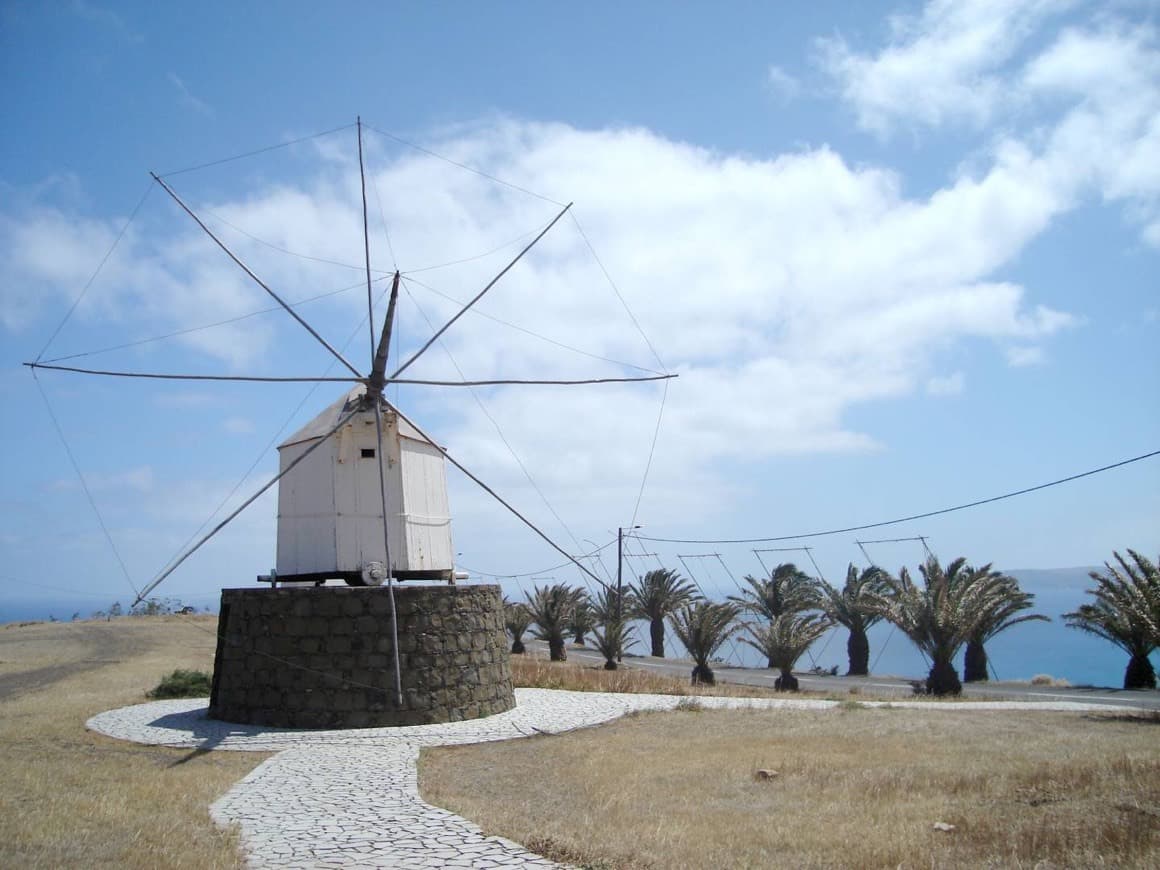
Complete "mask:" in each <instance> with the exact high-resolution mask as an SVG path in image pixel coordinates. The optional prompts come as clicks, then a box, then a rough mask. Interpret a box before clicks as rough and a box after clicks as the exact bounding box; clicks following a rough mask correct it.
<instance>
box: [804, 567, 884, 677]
mask: <svg viewBox="0 0 1160 870" xmlns="http://www.w3.org/2000/svg"><path fill="white" fill-rule="evenodd" d="M882 578H883V571H882V569H881V568H878V567H877V566H873V565H872V566H871V567H869V568H866V569H864V570H863V571H862V572H861V573H858V569H857V568H855V567H854V564H853V563H850V566H849V567H848V568H847V569H846V585H845V586H843V587H842V588H841V589H840V590H839V589H837V588H835V587H833V586H831V585H830V584H829V583H827V582H826V581H825V580H822V579H818V580H817V581H816V584H815V588H816V590H817V602H816V606H817V608H818V609H819V610H821V611H822V612H823V613H825V614H826V616H828V617H829V618H830V619H832V620H833V621H834V622H836V623H838V624H839V625H844V626H845V627H846V628H847V629H849V631H850V637H849V638H848V639H847V640H846V657H847V658H848V659H849V668H848V669H847V671H846V676H848V677H864V676H866V675H868V674H869V673H870V639H869V637H868V636H867V632H868V631H869V630H870V627H871V626H872V625H874V624H875V623H876V622H878V621H879V620H880V619H882V617H881V616H879V615H878V614H876V613H873V612H872V611H871V610H870V609H869V599H868V598H867V593H868V592H870V591H872V590H874V589H878V588H880V587H881V584H882Z"/></svg>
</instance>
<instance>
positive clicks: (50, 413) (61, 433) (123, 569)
mask: <svg viewBox="0 0 1160 870" xmlns="http://www.w3.org/2000/svg"><path fill="white" fill-rule="evenodd" d="M32 380H34V381H35V382H36V389H37V390H39V391H40V398H42V399H43V400H44V407H45V408H46V409H47V410H48V416H49V419H50V420H52V425H53V427H54V428H55V429H56V434H57V435H58V436H59V437H60V443H61V444H62V445H64V452H65V453H66V454H67V455H68V461H69V462H71V463H72V467H73V471H75V472H76V473H77V477H78V478H79V479H80V482H81V489H83V490H84V491H85V497H86V498H88V500H89V506H90V507H92V509H93V513H94V514H96V515H97V523H98V524H99V525H100V527H101V531H102V532H104V534H105V540H106V541H108V542H109V548H110V549H112V551H113V555H114V556H115V557H116V559H117V564H118V565H120V566H121V573H122V574H124V575H125V581H126V582H127V583H128V584H129V586H130V588H131V589H132V590H133V593H134V594H135V595H140V594H141V593H140V592H138V590H137V584H136V583H134V582H133V578H131V577H130V576H129V569H128V568H126V567H125V560H124V559H122V558H121V553H120V551H119V550H118V549H117V545H116V544H114V543H113V536H112V535H110V534H109V527H108V526H106V525H105V519H104V517H102V516H101V511H100V509H99V508H98V507H97V503H96V501H95V500H94V499H93V493H92V491H90V490H89V485H88V483H87V482H86V481H85V476H84V475H83V474H81V468H80V466H79V465H77V460H76V457H75V456H73V452H72V448H71V447H69V444H68V439H67V438H65V437H64V429H62V428H61V425H60V421H59V420H57V419H56V414H55V413H53V410H52V403H50V402H49V401H48V394H47V393H45V392H44V387H42V386H41V384H40V378H38V377H37V376H36V370H35V369H33V370H32Z"/></svg>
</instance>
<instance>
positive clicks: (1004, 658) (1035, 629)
mask: <svg viewBox="0 0 1160 870" xmlns="http://www.w3.org/2000/svg"><path fill="white" fill-rule="evenodd" d="M1088 570H1089V569H1087V568H1066V569H1058V570H1024V571H1012V572H1010V573H1011V574H1013V575H1014V576H1016V577H1018V578H1019V580H1020V583H1021V585H1022V586H1023V588H1024V589H1025V590H1026V591H1028V592H1032V593H1034V594H1035V596H1036V600H1035V612H1038V613H1042V614H1044V615H1045V616H1049V617H1051V618H1052V621H1051V622H1029V623H1024V624H1022V625H1017V626H1015V627H1014V628H1012V629H1010V630H1009V631H1007V632H1005V633H1003V634H1001V635H999V636H998V637H997V638H995V639H994V640H993V641H991V643H989V644H988V645H987V654H988V657H989V659H990V662H991V666H992V668H993V670H994V674H993V675H992V679H994V678H996V677H997V678H998V679H1000V680H1030V679H1031V678H1032V677H1034V676H1036V675H1038V674H1049V675H1051V676H1052V677H1055V678H1056V679H1066V680H1068V681H1069V682H1070V683H1071V684H1072V685H1076V686H1081V685H1091V686H1105V687H1113V688H1118V687H1120V686H1122V685H1123V679H1124V668H1125V667H1127V664H1128V655H1127V653H1125V652H1123V651H1122V650H1121V649H1120V648H1119V647H1117V646H1115V645H1114V644H1111V643H1108V642H1107V641H1104V640H1101V639H1099V638H1096V637H1093V636H1091V635H1088V634H1085V633H1083V632H1080V631H1077V630H1076V629H1073V628H1068V627H1067V626H1066V625H1064V623H1063V620H1062V619H1061V618H1060V614H1062V613H1064V612H1066V611H1069V610H1073V609H1075V607H1076V606H1078V605H1079V604H1081V603H1083V601H1084V595H1083V590H1084V589H1086V588H1087V587H1088V586H1090V585H1091V581H1090V580H1089V579H1088V575H1087V572H1088ZM707 591H709V590H707ZM729 591H735V590H720V593H721V595H724V594H725V593H726V592H729ZM714 597H717V596H714ZM131 600H132V599H131V598H124V599H122V600H121V605H122V607H123V608H125V609H127V608H128V605H129V603H130V601H131ZM180 600H181V603H182V604H188V605H191V606H193V607H196V608H197V610H198V611H200V612H211V613H216V612H217V607H218V600H219V598H218V596H217V595H216V594H209V595H205V594H202V595H195V596H189V597H184V596H183V597H181V598H180ZM112 603H113V602H112V601H105V600H103V599H100V598H94V597H91V596H90V597H85V598H79V597H70V596H61V597H38V598H31V597H30V598H19V599H12V598H6V599H0V623H10V622H23V621H33V620H37V621H39V620H49V619H56V620H59V621H62V622H65V621H69V620H71V619H73V618H74V617H76V618H80V619H85V618H88V617H90V616H91V615H92V614H93V613H94V611H97V610H107V609H108V608H109V606H110V605H111V604H112ZM666 635H667V637H666V641H665V644H666V649H667V651H668V652H669V655H681V654H683V650H681V648H680V646H679V644H677V643H676V639H675V638H674V637H672V635H671V632H667V633H666ZM635 637H636V638H637V645H636V646H634V647H632V649H631V652H633V653H646V652H647V651H648V626H647V624H645V623H638V624H636V626H635ZM846 637H847V632H846V630H845V629H844V628H841V627H840V626H839V627H837V628H834V629H832V630H831V631H830V632H828V633H827V634H826V635H825V636H824V637H822V638H821V639H820V640H819V641H818V642H817V643H815V644H814V646H813V647H812V648H811V649H810V651H809V652H808V653H807V654H806V655H805V656H803V657H802V659H801V661H800V662H799V663H798V669H799V670H803V671H804V670H806V669H808V668H810V667H811V666H813V664H815V663H816V664H818V665H821V666H822V667H825V668H831V667H833V666H834V665H837V666H838V668H839V671H840V672H842V673H844V672H845V670H846V661H847V660H846ZM718 655H719V656H720V658H721V659H723V660H725V661H727V662H729V663H730V664H735V665H736V664H741V665H744V666H748V667H764V665H765V661H764V658H763V657H762V656H760V655H759V654H758V653H757V651H756V650H754V649H752V648H751V647H749V646H748V645H746V644H743V643H740V642H739V641H737V640H736V639H735V640H734V641H733V642H731V643H728V644H726V646H725V647H724V648H723V649H722V651H721V652H720V653H719V654H718ZM1152 661H1153V664H1154V665H1155V666H1156V668H1157V671H1158V672H1160V654H1154V655H1153V656H1152ZM870 663H871V671H872V672H874V673H876V674H892V675H896V676H901V677H908V678H914V679H920V678H923V677H925V676H926V671H927V665H926V664H925V663H924V661H923V658H922V656H921V655H920V654H919V653H918V652H917V651H916V650H915V649H914V647H913V646H911V644H910V642H909V641H908V640H907V639H906V638H905V637H904V636H903V635H902V634H901V633H899V632H898V631H896V630H894V629H893V628H892V627H891V626H890V625H883V624H879V625H876V626H874V628H872V629H871V631H870ZM957 665H958V667H959V669H960V672H961V669H962V654H961V653H960V655H959V660H958V662H957Z"/></svg>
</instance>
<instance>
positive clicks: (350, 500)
mask: <svg viewBox="0 0 1160 870" xmlns="http://www.w3.org/2000/svg"><path fill="white" fill-rule="evenodd" d="M356 125H357V129H358V146H359V172H360V181H361V191H362V216H363V241H364V253H365V274H366V290H367V314H368V323H369V325H370V330H371V332H370V345H371V351H372V353H371V367H370V371H369V373H367V374H363V373H362V372H360V371H359V370H358V369H357V368H356V367H355V366H354V365H353V364H351V362H350V361H348V360H347V359H346V358H345V357H344V356H343V355H342V353H340V352H339V351H338V350H336V349H335V348H334V347H333V346H332V345H331V344H330V343H329V342H327V341H326V339H325V338H324V337H323V336H322V335H320V334H319V332H318V331H316V330H315V329H314V328H313V327H312V326H311V325H310V324H309V323H307V322H306V320H305V319H304V318H303V317H302V316H301V315H300V314H299V313H298V312H297V311H295V310H294V308H293V307H292V306H291V305H289V304H287V303H286V302H285V301H284V300H283V299H282V298H281V296H279V295H278V293H276V292H275V291H274V290H273V289H272V288H271V287H270V286H269V285H268V284H267V283H266V282H264V281H263V280H262V279H261V278H260V277H259V276H258V275H257V274H256V273H255V272H254V271H253V270H251V269H250V268H249V267H248V266H247V265H246V264H245V263H244V262H242V260H241V259H240V258H239V257H238V256H237V255H236V254H235V253H234V252H233V251H232V250H230V248H229V247H228V246H227V245H226V244H225V243H224V242H223V241H222V240H221V239H220V238H219V237H218V236H217V235H215V234H214V232H213V231H212V230H211V229H210V228H209V227H208V226H207V225H206V223H205V222H203V221H202V219H201V218H200V217H199V216H198V215H197V214H196V213H195V212H194V211H193V210H192V209H191V208H190V207H189V206H188V205H187V204H186V203H185V202H184V201H183V200H182V199H181V197H180V196H179V195H178V194H177V193H176V192H175V191H174V190H173V188H172V187H171V186H170V185H169V184H168V183H167V182H166V180H165V179H164V178H162V177H161V176H158V175H157V174H155V173H151V175H152V177H153V179H154V180H155V181H156V183H157V184H158V185H160V186H161V187H162V188H163V189H164V190H165V191H166V193H167V194H168V195H169V196H170V197H171V198H172V199H173V201H174V202H176V203H177V205H178V206H179V207H180V208H181V209H182V210H183V211H184V212H185V213H186V214H187V215H188V216H189V217H190V218H191V219H192V220H193V221H194V222H195V223H196V224H197V225H198V226H199V227H200V228H201V229H202V230H203V231H204V232H205V233H206V234H207V235H208V236H209V237H210V239H212V240H213V242H214V243H215V244H216V245H217V246H218V247H219V248H220V249H221V251H222V252H223V253H224V254H226V255H227V256H228V257H229V258H230V260H232V261H233V262H234V263H235V264H236V265H237V267H238V268H239V269H241V270H242V272H243V273H244V274H245V275H246V276H247V277H248V278H249V279H250V280H251V281H253V282H254V283H255V284H256V285H257V286H258V287H260V288H261V289H262V290H263V291H264V292H265V293H267V294H268V295H269V296H270V297H271V298H272V299H274V300H275V301H276V302H277V303H278V305H279V306H280V307H281V308H282V309H284V310H285V311H286V312H287V313H288V314H289V315H290V316H291V317H292V318H293V319H294V320H295V321H296V322H297V323H298V324H299V325H300V326H301V327H302V328H303V329H305V330H306V331H307V332H309V333H310V335H311V336H312V337H313V338H314V339H315V340H316V341H317V342H318V343H319V344H321V345H322V346H323V347H324V348H325V349H326V350H327V351H328V352H329V353H330V354H331V355H332V356H333V357H334V358H335V359H336V360H337V361H338V362H339V363H341V365H342V366H343V367H344V368H345V369H346V370H347V371H348V372H349V376H341V377H337V378H325V377H323V378H297V377H248V376H233V375H230V376H224V375H223V376H205V375H198V376H193V375H180V374H168V373H167V374H159V373H146V372H125V371H109V370H97V369H82V368H77V367H71V366H62V365H53V364H49V363H43V362H40V361H39V360H38V361H35V362H31V363H26V365H27V366H29V367H30V368H32V369H33V370H34V371H35V370H36V369H38V368H40V369H55V370H62V371H71V372H83V373H88V374H97V375H107V376H118V377H147V378H164V379H174V380H182V379H198V380H206V379H208V380H229V381H263V382H265V381H310V382H331V381H334V382H345V383H346V384H347V385H348V386H347V389H346V391H345V392H344V394H343V395H342V396H340V397H339V398H338V400H337V401H335V402H333V403H332V404H331V405H329V406H328V407H327V408H326V409H324V410H323V411H322V412H321V413H320V414H319V415H318V416H316V417H315V418H314V419H313V420H312V421H311V422H310V423H308V424H306V426H304V427H303V428H302V429H300V430H299V431H298V432H297V433H295V434H294V435H292V436H291V437H290V438H288V439H287V440H286V441H284V442H283V443H282V444H281V445H280V446H279V454H280V461H279V471H278V474H277V475H276V476H275V477H274V478H273V479H272V480H271V481H269V482H268V483H267V484H266V485H265V486H263V487H262V488H261V489H259V490H258V492H256V493H254V494H253V495H252V496H251V497H250V498H248V499H247V500H246V501H245V502H243V503H242V504H241V505H240V506H239V507H238V508H237V509H236V510H234V511H233V512H232V513H230V514H229V515H228V516H227V517H226V518H225V519H224V520H222V521H221V522H219V523H218V524H217V525H216V526H215V527H214V528H213V529H211V530H210V531H209V532H208V533H207V534H205V535H204V536H202V537H201V538H200V539H199V540H198V541H197V542H196V543H195V544H193V545H192V546H190V547H188V548H187V549H186V550H185V552H184V553H182V554H181V555H180V557H179V558H176V559H175V560H174V561H172V562H171V563H170V564H169V565H168V567H166V568H165V570H163V571H162V572H161V573H160V574H159V575H158V576H156V577H155V578H154V579H153V580H152V581H151V582H150V583H149V584H147V585H146V586H145V587H144V588H143V589H141V590H140V592H139V593H138V595H137V602H140V601H142V600H144V599H145V598H146V597H147V596H148V595H149V594H150V593H151V592H152V591H153V590H154V589H156V588H157V586H158V585H160V584H161V583H162V582H164V580H165V579H166V578H167V577H169V576H170V575H171V574H172V573H173V572H174V571H175V570H176V569H177V568H178V567H179V566H180V565H181V564H182V563H184V562H185V561H186V560H187V559H188V558H189V557H190V556H192V555H193V553H195V552H196V551H197V550H198V549H200V548H201V547H202V546H203V545H204V544H205V543H206V542H207V541H209V540H210V539H211V538H212V537H213V536H214V535H216V534H217V533H218V532H220V531H221V529H223V528H224V527H225V526H226V525H228V523H230V522H231V521H232V520H233V519H234V518H235V517H237V516H238V515H239V514H240V513H241V512H242V511H243V510H245V509H246V508H247V507H248V506H249V505H251V504H253V503H254V501H256V500H257V499H258V498H259V497H260V496H261V495H262V494H263V493H265V492H266V491H268V490H269V489H270V488H271V487H273V486H274V485H275V484H278V486H279V522H278V550H277V566H278V567H277V569H276V576H277V578H278V580H279V581H291V582H294V581H297V582H306V583H310V584H316V583H319V582H320V581H322V580H325V579H329V578H338V579H342V580H345V581H346V582H347V583H348V584H350V585H353V586H366V585H369V586H377V585H380V584H381V585H383V586H385V589H386V591H387V593H388V594H387V596H386V598H387V602H388V603H389V608H388V611H389V616H390V629H389V633H390V643H389V647H390V650H391V652H392V658H393V672H394V673H393V676H394V680H393V682H394V695H395V706H396V707H397V708H399V709H401V708H403V706H404V697H403V696H404V692H403V689H404V686H403V683H404V682H405V681H404V679H403V677H404V671H405V668H404V663H403V661H402V659H403V658H405V655H401V654H400V653H401V644H400V634H399V623H398V613H397V608H396V598H395V586H396V583H395V581H396V580H408V579H419V580H444V581H446V580H452V579H454V576H455V569H454V565H453V563H452V561H453V560H452V554H453V548H452V546H451V538H450V521H451V517H450V510H449V508H448V502H447V493H446V478H445V470H444V468H445V463H450V464H452V465H454V466H455V467H456V468H458V469H459V470H460V471H462V472H463V473H464V474H465V475H466V476H467V477H468V478H470V479H471V480H472V481H474V482H475V483H476V484H478V485H479V486H480V487H482V488H483V489H484V490H485V491H486V492H487V493H488V494H489V495H491V496H492V497H493V498H495V499H496V500H497V501H499V502H500V504H502V505H503V506H504V507H505V508H506V509H507V510H509V511H511V512H512V513H513V514H514V515H515V516H516V517H517V518H518V519H520V520H521V521H522V522H523V523H524V524H525V525H527V526H528V527H529V528H530V529H531V530H532V531H533V532H535V533H536V534H537V535H539V536H540V537H541V538H542V539H543V540H544V541H546V542H547V543H548V544H549V545H550V546H551V547H553V548H554V549H556V550H557V551H558V552H560V553H561V554H562V555H563V556H565V557H566V558H567V559H568V560H569V561H570V562H572V563H573V564H575V565H576V567H577V568H578V569H579V570H580V571H581V572H582V573H583V574H584V575H586V576H587V577H589V578H591V579H592V580H594V581H595V582H597V583H598V584H600V585H602V586H604V585H606V584H605V583H604V581H602V580H601V579H600V578H599V577H597V576H596V575H595V574H593V573H592V571H591V570H590V569H589V568H588V567H586V566H585V565H584V564H582V563H581V562H580V561H579V560H577V559H576V558H575V557H574V556H572V555H571V554H570V553H568V552H567V551H566V550H565V549H564V548H563V547H561V546H559V545H558V544H556V543H555V542H554V541H552V540H551V539H550V538H549V537H548V536H547V535H546V534H544V533H543V532H542V531H541V530H540V529H538V528H537V527H536V526H535V524H534V523H532V522H531V521H530V520H528V519H527V518H526V517H525V516H524V515H523V514H522V513H520V512H519V511H518V510H517V509H516V508H515V507H514V506H513V505H511V504H510V503H509V502H508V501H507V500H505V499H504V498H502V497H501V496H500V495H499V494H498V493H497V492H495V490H493V489H492V488H491V487H489V486H487V485H486V484H485V483H484V482H483V481H482V480H481V479H480V478H479V477H478V476H477V475H475V474H473V473H472V472H471V471H469V470H468V469H467V468H465V467H464V466H463V465H462V463H460V462H459V461H458V460H456V459H455V458H454V457H452V456H451V455H450V453H448V451H447V450H446V449H445V448H444V447H442V446H440V445H439V444H438V443H437V441H436V440H435V439H433V438H432V437H431V436H429V435H428V434H427V433H426V432H424V431H423V429H422V428H420V426H419V425H418V424H417V423H416V422H415V421H414V420H412V419H410V418H409V417H408V416H407V415H405V414H404V413H403V412H402V411H401V410H400V409H399V408H398V407H396V406H395V405H394V404H393V403H391V402H390V401H389V400H388V399H387V397H386V394H385V388H386V387H387V386H388V385H391V384H403V383H406V384H427V385H432V386H447V387H455V386H480V385H493V384H554V385H578V384H593V383H607V382H631V381H649V380H665V379H668V378H671V377H675V375H671V374H657V375H649V376H643V377H619V378H592V379H584V380H550V381H549V380H512V379H506V380H490V381H432V380H416V379H404V378H403V377H402V375H403V374H404V373H405V372H406V371H407V369H409V368H410V367H411V366H412V364H413V363H415V361H416V360H418V359H419V358H420V357H421V356H422V355H423V354H424V353H425V352H426V351H427V350H428V349H430V348H431V347H432V346H433V345H434V343H435V342H436V341H437V340H438V339H439V338H440V337H441V336H442V335H443V334H444V333H445V332H446V331H447V330H448V329H450V328H451V327H452V326H453V325H454V324H455V323H456V321H458V320H459V319H460V318H461V317H462V316H463V315H464V314H465V313H467V312H468V311H469V310H470V309H471V308H472V307H473V306H474V305H475V304H476V303H477V302H478V301H479V300H480V299H481V298H483V296H484V295H486V294H487V293H488V292H489V291H490V290H491V289H492V288H493V287H495V286H496V285H497V283H498V282H499V281H500V280H501V279H502V278H503V276H504V275H505V274H507V273H508V272H509V271H510V270H511V269H512V268H513V267H514V266H515V265H516V264H517V263H518V262H519V261H520V260H521V259H522V258H523V257H524V255H525V254H527V253H528V251H530V250H531V249H532V248H533V247H534V246H535V245H536V244H537V243H538V242H539V241H540V240H541V239H542V238H543V237H544V236H545V235H546V234H547V233H548V232H549V231H550V230H551V229H552V227H553V226H555V224H556V223H557V222H558V221H559V220H560V219H561V218H562V217H563V216H564V214H565V213H567V212H568V210H569V209H570V208H571V204H568V205H565V206H564V207H563V208H562V209H561V210H560V211H559V213H557V214H556V215H555V217H553V219H552V220H551V221H550V222H549V223H548V224H547V225H546V226H545V227H544V228H543V229H542V230H541V231H540V232H539V233H538V235H536V236H535V238H533V239H532V240H531V241H530V242H528V243H527V245H526V246H524V247H523V249H522V250H521V251H520V252H519V253H518V254H517V255H516V256H515V257H514V258H513V259H512V260H511V261H510V262H509V263H508V264H507V265H506V266H505V267H504V268H503V269H502V270H501V271H500V272H499V273H498V274H496V275H495V277H494V278H492V280H491V281H489V282H488V283H487V284H486V286H484V288H483V289H482V290H480V291H479V292H478V293H477V294H476V295H475V296H474V297H473V298H472V299H471V300H470V301H469V302H468V303H467V304H466V305H464V306H463V307H462V308H461V309H460V310H459V311H458V312H457V313H456V314H455V315H454V316H453V317H451V318H450V319H449V320H448V321H447V322H446V323H445V324H444V325H443V326H442V327H440V328H439V329H438V330H436V331H435V332H434V334H433V335H432V336H431V337H430V338H429V339H428V340H427V341H426V342H425V343H424V344H423V345H422V346H421V347H420V348H419V349H418V350H417V351H415V352H414V353H413V354H412V355H411V356H410V357H409V358H408V359H407V360H406V361H405V362H404V363H402V365H400V366H399V367H398V368H396V369H395V370H394V371H393V372H391V373H390V374H388V373H387V361H388V359H389V354H390V348H391V333H392V326H393V323H394V315H395V308H396V304H397V300H398V294H399V283H400V274H399V272H397V271H396V272H395V274H394V277H393V281H392V287H391V294H390V299H389V302H388V306H387V312H386V315H385V317H384V321H383V328H382V332H381V333H380V334H379V335H378V336H377V339H376V336H375V334H374V326H373V324H374V322H375V319H374V299H373V294H372V277H371V265H370V263H371V260H370V240H369V232H368V220H367V195H366V174H365V168H364V163H363V134H362V121H361V119H359V120H358V121H357V122H356ZM249 591H251V592H281V591H283V590H261V589H258V590H249ZM323 594H325V592H323ZM223 596H224V593H223ZM270 600H276V599H270ZM302 600H305V599H302ZM496 600H497V601H498V600H499V598H498V594H497V595H496ZM135 603H136V602H135ZM227 610H228V608H227V607H226V606H225V598H224V597H223V608H222V614H221V624H220V626H219V664H220V662H221V661H222V658H221V655H222V651H223V648H222V643H223V642H224V641H223V638H226V637H227V635H228V634H229V632H227V631H226V622H227ZM279 624H281V623H279ZM497 627H498V629H499V632H500V635H501V637H502V620H498V621H497ZM235 639H236V637H235ZM292 649H293V647H292V646H287V647H285V652H284V653H283V654H280V655H284V654H289V651H291V650H292ZM344 655H345V653H344ZM373 655H378V653H375V654H373ZM355 664H356V665H357V664H359V662H357V661H356V662H355ZM217 676H218V674H217V673H216V672H215V694H216V684H217ZM348 682H349V681H348ZM509 683H510V681H509Z"/></svg>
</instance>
